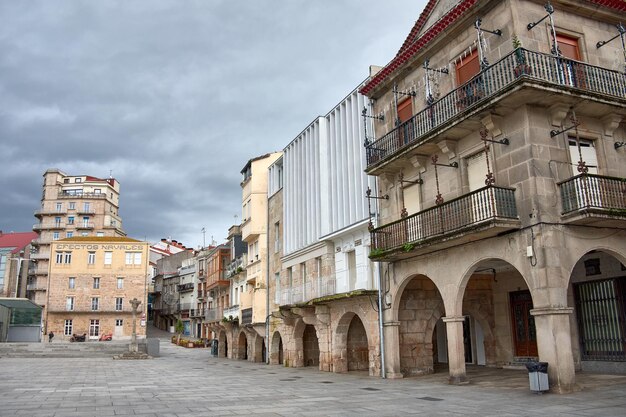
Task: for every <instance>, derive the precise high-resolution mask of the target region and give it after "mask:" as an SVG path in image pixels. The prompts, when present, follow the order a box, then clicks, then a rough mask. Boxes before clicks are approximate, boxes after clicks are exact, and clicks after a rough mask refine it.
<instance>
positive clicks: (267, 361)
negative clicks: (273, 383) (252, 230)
mask: <svg viewBox="0 0 626 417" xmlns="http://www.w3.org/2000/svg"><path fill="white" fill-rule="evenodd" d="M265 364H266V365H269V364H270V201H269V193H268V198H267V219H266V222H265Z"/></svg>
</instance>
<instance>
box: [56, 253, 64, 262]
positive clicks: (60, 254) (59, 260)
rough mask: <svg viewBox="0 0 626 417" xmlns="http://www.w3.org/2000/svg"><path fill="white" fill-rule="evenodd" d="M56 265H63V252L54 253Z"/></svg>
mask: <svg viewBox="0 0 626 417" xmlns="http://www.w3.org/2000/svg"><path fill="white" fill-rule="evenodd" d="M56 263H58V264H62V263H63V252H57V253H56Z"/></svg>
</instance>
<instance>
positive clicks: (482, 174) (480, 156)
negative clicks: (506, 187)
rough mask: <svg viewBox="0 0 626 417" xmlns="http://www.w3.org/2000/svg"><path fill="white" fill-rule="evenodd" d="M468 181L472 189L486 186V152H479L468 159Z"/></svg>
mask: <svg viewBox="0 0 626 417" xmlns="http://www.w3.org/2000/svg"><path fill="white" fill-rule="evenodd" d="M466 163H467V182H468V185H469V189H470V191H475V190H478V189H479V188H483V187H484V186H485V179H486V178H487V158H486V156H485V152H484V151H482V152H478V153H477V154H474V155H472V156H470V157H469V158H467V159H466Z"/></svg>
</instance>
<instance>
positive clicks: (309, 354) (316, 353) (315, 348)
mask: <svg viewBox="0 0 626 417" xmlns="http://www.w3.org/2000/svg"><path fill="white" fill-rule="evenodd" d="M302 347H303V349H302V353H303V356H304V366H319V364H320V347H319V343H318V339H317V332H316V331H315V326H313V325H312V324H307V325H306V326H305V327H304V333H303V334H302Z"/></svg>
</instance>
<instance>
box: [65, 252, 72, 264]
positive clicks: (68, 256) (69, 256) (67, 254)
mask: <svg viewBox="0 0 626 417" xmlns="http://www.w3.org/2000/svg"><path fill="white" fill-rule="evenodd" d="M63 261H64V263H66V264H71V263H72V252H64V253H63Z"/></svg>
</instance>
